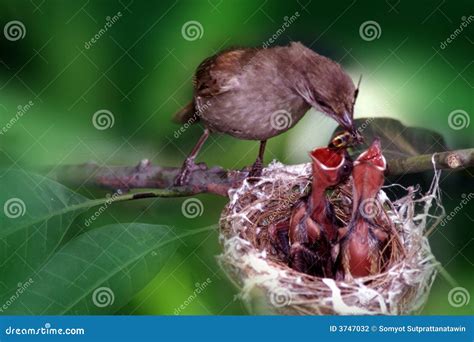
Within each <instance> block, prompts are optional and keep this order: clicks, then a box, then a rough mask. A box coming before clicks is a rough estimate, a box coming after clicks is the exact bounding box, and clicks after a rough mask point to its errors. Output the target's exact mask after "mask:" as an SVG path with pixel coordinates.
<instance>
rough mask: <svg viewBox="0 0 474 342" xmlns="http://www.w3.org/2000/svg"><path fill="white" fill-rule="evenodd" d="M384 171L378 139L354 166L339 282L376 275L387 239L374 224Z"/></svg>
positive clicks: (384, 164)
mask: <svg viewBox="0 0 474 342" xmlns="http://www.w3.org/2000/svg"><path fill="white" fill-rule="evenodd" d="M386 168H387V163H386V161H385V158H384V157H383V155H382V150H381V146H380V141H379V140H378V139H375V140H374V142H373V143H372V145H371V146H370V147H369V149H368V150H367V151H365V152H363V153H362V154H361V155H360V156H359V157H358V158H357V160H356V161H355V162H354V168H353V170H352V178H353V211H352V217H351V220H350V223H349V225H348V228H347V232H346V233H345V235H344V236H343V238H342V240H341V254H340V256H341V260H340V263H341V268H342V269H341V270H340V271H341V272H342V275H340V276H338V277H339V278H340V277H344V276H345V277H346V279H350V278H351V277H364V276H368V275H371V274H375V273H378V272H379V271H380V251H381V249H382V247H383V245H384V243H385V242H386V240H387V238H388V235H387V233H385V232H384V231H383V230H382V229H380V228H379V227H378V226H377V225H376V224H375V218H376V217H377V216H378V215H379V214H380V211H381V205H380V204H379V203H378V202H377V194H378V192H379V190H380V188H381V187H382V185H383V182H384V172H385V170H386Z"/></svg>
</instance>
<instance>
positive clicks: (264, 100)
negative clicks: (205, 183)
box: [174, 42, 358, 185]
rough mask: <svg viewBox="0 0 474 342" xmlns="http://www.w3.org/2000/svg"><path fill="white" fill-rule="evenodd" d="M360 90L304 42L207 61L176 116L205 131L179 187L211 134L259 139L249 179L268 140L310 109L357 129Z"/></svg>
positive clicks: (233, 51)
mask: <svg viewBox="0 0 474 342" xmlns="http://www.w3.org/2000/svg"><path fill="white" fill-rule="evenodd" d="M356 97H357V89H356V88H355V86H354V83H353V82H352V80H351V78H350V77H349V76H348V75H347V74H346V73H345V72H344V70H343V69H342V68H341V66H340V65H339V64H338V63H336V62H334V61H332V60H331V59H329V58H327V57H324V56H321V55H319V54H317V53H316V52H314V51H312V50H310V49H308V48H307V47H305V46H304V45H303V44H301V43H296V42H292V43H291V44H290V45H289V46H277V47H272V48H268V49H263V48H261V49H256V48H237V49H230V50H226V51H223V52H220V53H218V54H216V55H214V56H211V57H209V58H207V59H205V60H204V61H203V62H202V63H201V64H200V65H199V67H198V68H197V71H196V74H195V77H194V97H193V100H192V101H191V102H190V103H189V104H188V105H187V106H186V107H184V108H183V109H181V110H180V111H179V112H177V113H176V114H175V115H174V120H175V121H177V122H180V123H188V124H191V123H195V122H196V121H198V120H200V121H201V122H202V123H203V124H204V126H205V130H204V133H203V135H202V136H201V138H200V139H199V141H198V143H197V144H196V146H195V147H194V148H193V150H192V151H191V153H190V154H189V156H188V157H187V158H186V160H185V162H184V164H183V167H182V170H181V173H180V174H179V176H178V178H177V180H176V183H177V185H182V184H185V183H186V181H187V178H188V175H189V173H190V172H191V171H192V170H193V169H194V168H196V167H197V166H196V164H195V159H196V156H197V154H198V153H199V150H200V149H201V147H202V145H203V144H204V142H205V141H206V139H207V138H208V136H209V134H210V133H211V132H220V133H226V134H229V135H231V136H234V137H236V138H240V139H244V140H258V141H260V149H259V153H258V157H257V160H256V161H255V163H254V164H253V166H252V169H251V172H250V175H251V176H259V175H260V173H261V169H262V161H263V154H264V151H265V144H266V141H267V139H269V138H271V137H274V136H276V135H279V134H281V133H283V132H285V131H287V130H288V129H290V128H291V127H293V126H294V125H295V124H296V123H297V122H298V121H299V120H300V119H301V118H302V117H303V115H304V114H305V113H306V112H307V111H308V110H309V109H310V108H315V109H316V110H318V111H320V112H322V113H324V114H326V115H328V116H330V117H332V118H333V119H334V120H336V121H337V122H338V123H339V124H340V125H341V126H342V127H343V128H344V129H346V130H348V131H350V132H351V133H353V134H354V135H355V136H358V135H357V133H356V130H355V128H354V126H353V113H354V103H355V99H356Z"/></svg>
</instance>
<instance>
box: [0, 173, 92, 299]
mask: <svg viewBox="0 0 474 342" xmlns="http://www.w3.org/2000/svg"><path fill="white" fill-rule="evenodd" d="M1 172H2V173H0V189H1V190H0V298H1V297H2V296H5V295H9V291H8V290H11V289H12V288H16V287H17V284H18V283H21V282H24V281H25V280H26V279H27V278H28V277H29V276H30V275H31V274H32V273H34V272H35V270H36V269H38V268H39V267H40V266H42V265H43V264H44V263H45V262H46V261H47V259H48V258H49V257H50V256H51V255H52V254H53V253H54V251H56V250H57V248H58V247H59V246H60V244H61V242H62V240H63V239H64V236H65V234H66V233H67V231H68V229H69V228H70V226H71V224H72V222H73V220H74V219H75V218H76V216H77V215H78V214H79V213H81V212H82V211H84V210H85V209H86V208H88V207H90V206H92V205H97V204H98V203H97V201H90V200H88V199H87V198H85V197H83V196H81V195H79V194H76V193H74V192H72V191H71V190H69V189H67V188H66V187H64V186H62V185H61V184H59V183H56V182H54V181H52V180H50V179H48V178H45V177H42V176H39V175H34V174H30V173H27V172H25V171H22V170H15V169H11V170H7V171H4V170H2V171H1Z"/></svg>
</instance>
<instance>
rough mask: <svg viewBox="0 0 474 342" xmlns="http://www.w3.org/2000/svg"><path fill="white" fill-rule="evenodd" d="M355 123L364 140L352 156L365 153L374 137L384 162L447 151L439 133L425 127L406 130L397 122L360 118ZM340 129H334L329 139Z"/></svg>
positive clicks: (405, 127) (340, 129)
mask: <svg viewBox="0 0 474 342" xmlns="http://www.w3.org/2000/svg"><path fill="white" fill-rule="evenodd" d="M354 124H355V126H356V127H357V129H358V131H359V132H360V133H361V134H362V136H363V137H364V143H363V144H361V145H359V146H357V147H355V148H353V149H352V151H350V153H351V155H353V156H355V157H357V156H358V155H359V154H360V153H362V152H363V151H365V150H366V149H367V148H368V147H369V145H370V144H371V143H372V141H373V140H374V139H375V138H376V137H379V138H380V141H381V144H382V149H383V154H384V156H385V158H386V159H387V160H391V159H399V158H406V157H414V156H417V155H420V154H432V153H435V152H442V151H446V150H447V147H446V143H445V141H444V138H443V136H442V135H441V134H439V133H437V132H434V131H431V130H428V129H425V128H420V127H407V126H405V125H403V124H402V123H401V122H400V121H399V120H395V119H390V118H361V119H356V120H354ZM343 130H344V129H342V128H341V127H337V128H336V130H335V131H334V133H333V136H332V137H334V136H335V135H337V134H338V133H340V132H341V131H343ZM331 139H332V138H331Z"/></svg>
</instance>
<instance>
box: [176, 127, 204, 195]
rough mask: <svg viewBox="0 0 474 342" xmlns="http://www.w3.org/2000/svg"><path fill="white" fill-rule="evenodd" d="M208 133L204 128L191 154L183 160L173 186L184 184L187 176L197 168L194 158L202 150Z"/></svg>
mask: <svg viewBox="0 0 474 342" xmlns="http://www.w3.org/2000/svg"><path fill="white" fill-rule="evenodd" d="M209 134H210V131H209V129H207V128H205V129H204V133H203V134H202V135H201V137H200V138H199V140H198V142H197V143H196V145H195V146H194V148H193V150H192V151H191V153H190V154H189V155H188V156H187V157H186V159H185V160H184V163H183V166H182V167H181V171H180V172H179V174H178V176H177V177H176V180H175V185H177V186H181V185H184V184H186V182H187V181H188V178H189V174H190V173H191V172H192V171H193V170H195V169H196V168H198V166H197V165H196V163H195V160H196V157H197V155H198V153H199V151H200V150H201V148H202V145H204V143H205V142H206V140H207V138H209Z"/></svg>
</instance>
